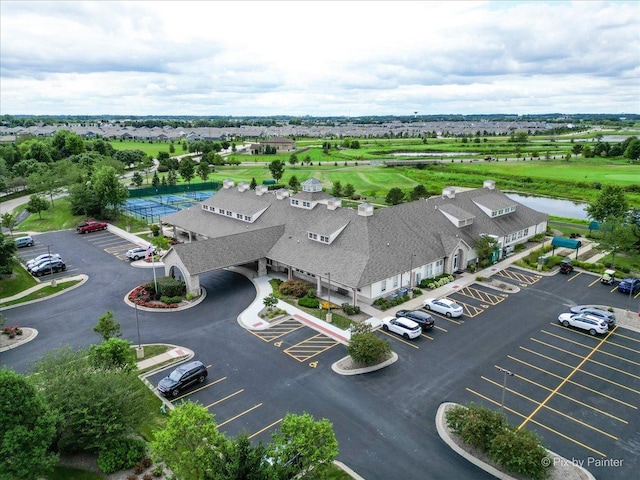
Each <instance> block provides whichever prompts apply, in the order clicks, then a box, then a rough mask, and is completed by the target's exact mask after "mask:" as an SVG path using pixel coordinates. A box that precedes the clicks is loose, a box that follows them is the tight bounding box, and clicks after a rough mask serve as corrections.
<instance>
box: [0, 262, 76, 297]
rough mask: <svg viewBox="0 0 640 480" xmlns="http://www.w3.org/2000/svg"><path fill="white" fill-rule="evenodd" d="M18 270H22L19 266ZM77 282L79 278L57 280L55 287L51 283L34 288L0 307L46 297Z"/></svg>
mask: <svg viewBox="0 0 640 480" xmlns="http://www.w3.org/2000/svg"><path fill="white" fill-rule="evenodd" d="M20 270H22V268H20ZM27 275H29V274H28V273H27ZM29 276H31V275H29ZM78 283H80V280H73V281H70V282H58V283H56V286H55V287H52V286H51V285H47V286H46V287H43V288H41V289H39V290H36V291H35V292H32V293H30V294H29V295H26V296H24V297H21V298H19V299H17V300H13V301H11V302H3V303H0V307H8V306H9V305H18V304H20V303H25V302H30V301H31V300H38V299H40V298H46V297H49V296H51V295H53V294H54V293H58V292H62V291H63V290H66V289H67V288H71V287H73V286H74V285H77V284H78ZM2 285H3V287H4V284H2ZM20 291H22V290H20ZM3 292H4V290H3ZM16 293H17V292H16ZM3 294H4V293H3Z"/></svg>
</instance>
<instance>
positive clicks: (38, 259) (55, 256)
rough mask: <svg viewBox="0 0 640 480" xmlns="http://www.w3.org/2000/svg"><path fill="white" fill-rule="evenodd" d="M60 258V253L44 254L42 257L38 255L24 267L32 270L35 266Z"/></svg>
mask: <svg viewBox="0 0 640 480" xmlns="http://www.w3.org/2000/svg"><path fill="white" fill-rule="evenodd" d="M59 258H60V254H59V253H51V254H49V253H43V254H42V255H38V256H37V257H36V258H32V259H31V260H29V261H28V262H27V263H25V264H24V266H25V267H26V269H27V270H30V269H31V267H33V266H34V265H36V264H37V263H39V262H43V261H45V260H50V259H54V260H55V259H59Z"/></svg>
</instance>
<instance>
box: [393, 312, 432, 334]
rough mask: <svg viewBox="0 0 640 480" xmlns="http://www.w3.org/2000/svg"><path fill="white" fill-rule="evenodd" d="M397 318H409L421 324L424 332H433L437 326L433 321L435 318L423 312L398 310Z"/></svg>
mask: <svg viewBox="0 0 640 480" xmlns="http://www.w3.org/2000/svg"><path fill="white" fill-rule="evenodd" d="M396 317H404V318H408V319H409V320H413V321H414V322H416V323H418V324H420V326H421V327H422V331H424V330H431V329H432V328H433V326H434V325H435V324H436V321H435V320H434V319H433V317H432V316H431V315H429V314H428V313H427V312H423V311H422V310H398V311H397V312H396Z"/></svg>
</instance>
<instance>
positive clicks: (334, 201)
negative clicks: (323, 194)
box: [327, 197, 342, 210]
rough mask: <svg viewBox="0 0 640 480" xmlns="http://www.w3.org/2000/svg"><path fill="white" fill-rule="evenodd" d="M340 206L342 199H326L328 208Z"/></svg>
mask: <svg viewBox="0 0 640 480" xmlns="http://www.w3.org/2000/svg"><path fill="white" fill-rule="evenodd" d="M341 206H342V200H340V199H339V198H336V197H333V198H330V199H329V200H328V201H327V209H328V210H335V209H336V208H339V207H341Z"/></svg>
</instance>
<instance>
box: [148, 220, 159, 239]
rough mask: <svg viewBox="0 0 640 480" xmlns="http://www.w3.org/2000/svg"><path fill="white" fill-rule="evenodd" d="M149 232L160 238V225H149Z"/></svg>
mask: <svg viewBox="0 0 640 480" xmlns="http://www.w3.org/2000/svg"><path fill="white" fill-rule="evenodd" d="M149 230H151V235H153V236H154V237H159V236H160V225H156V224H155V223H152V224H151V225H149Z"/></svg>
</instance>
